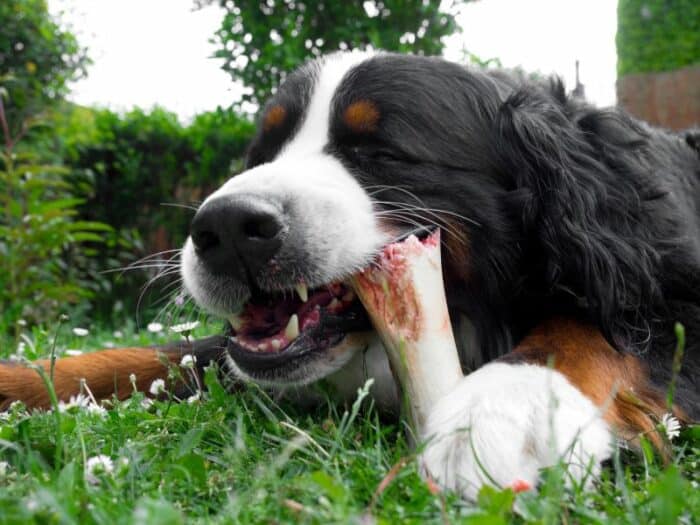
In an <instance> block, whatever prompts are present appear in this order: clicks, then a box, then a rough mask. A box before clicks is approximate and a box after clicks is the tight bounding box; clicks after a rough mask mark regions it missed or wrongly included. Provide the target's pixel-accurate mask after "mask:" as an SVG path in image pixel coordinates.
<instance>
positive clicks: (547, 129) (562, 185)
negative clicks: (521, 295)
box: [494, 82, 660, 346]
mask: <svg viewBox="0 0 700 525" xmlns="http://www.w3.org/2000/svg"><path fill="white" fill-rule="evenodd" d="M575 110H576V108H575V107H573V106H568V105H567V100H566V95H565V93H564V90H563V87H562V85H561V83H558V82H555V83H553V85H552V86H550V89H549V90H546V89H539V88H532V87H530V88H528V89H523V90H520V91H517V92H515V93H514V94H513V95H511V96H510V97H509V98H508V99H507V100H506V101H505V102H504V103H503V104H502V106H501V108H500V110H499V112H498V115H497V117H496V123H495V124H496V125H495V129H494V132H495V133H496V137H495V141H494V143H495V144H496V148H497V151H495V152H494V154H495V155H496V157H497V158H498V159H499V169H501V170H505V171H506V172H507V174H508V177H509V179H510V180H511V181H512V184H513V185H514V186H515V188H516V189H518V190H523V191H525V190H526V191H527V192H529V193H530V195H531V199H532V202H530V203H528V206H527V209H526V210H523V214H522V220H523V222H524V223H525V224H524V225H523V228H524V230H525V231H526V232H528V233H529V235H530V236H531V237H532V238H533V239H535V242H537V243H539V245H537V246H536V249H537V251H538V252H539V253H538V254H537V256H538V258H539V261H540V263H541V267H542V268H543V269H544V275H543V276H542V277H543V278H544V279H545V281H546V282H547V283H548V285H549V286H550V288H551V291H552V293H556V292H557V291H564V290H565V291H566V292H567V293H571V292H573V293H574V294H575V295H576V296H578V298H579V302H581V300H583V301H584V302H585V303H586V304H587V305H588V307H589V309H590V312H591V314H592V315H594V316H595V317H594V318H595V319H596V321H598V323H599V324H600V325H601V328H603V330H605V331H606V332H607V335H608V336H609V337H610V338H614V339H615V341H614V342H615V343H617V345H618V346H622V345H624V346H629V345H634V344H635V342H638V341H641V340H643V339H644V336H645V334H644V335H642V334H640V333H638V331H639V330H644V331H646V330H645V329H646V326H645V324H644V318H645V315H644V313H643V312H642V308H643V307H644V305H650V304H652V302H653V301H654V300H655V299H656V298H659V297H660V291H659V287H658V283H657V281H656V279H655V275H658V273H657V271H658V266H659V264H660V262H659V257H658V255H657V253H656V252H655V250H654V249H653V247H652V246H651V245H650V244H649V243H648V242H647V240H646V236H645V234H644V231H643V228H642V226H641V215H642V206H643V202H642V201H643V197H642V195H641V194H640V191H641V190H640V188H639V186H637V183H635V180H638V179H639V178H640V177H642V175H643V174H640V175H639V177H637V179H635V174H634V173H625V172H624V169H625V168H626V167H625V166H617V167H612V166H611V165H610V163H608V162H606V158H605V155H607V154H608V153H609V152H607V153H603V152H601V151H599V150H598V148H597V147H596V145H595V144H596V142H595V141H591V140H588V139H587V137H586V133H587V132H586V131H585V130H583V129H582V128H581V127H580V126H579V125H578V124H577V123H575V122H574V121H573V117H572V115H573V114H574V112H575ZM591 111H594V110H591ZM601 115H603V113H601ZM579 116H580V115H579ZM623 124H624V122H622V123H621V124H620V125H623ZM623 142H624V140H621V141H620V144H618V145H614V147H620V148H624V145H623V144H622V143H623ZM625 155H627V156H630V152H629V151H627V152H625ZM629 168H631V169H638V166H629ZM642 178H643V177H642ZM620 334H622V336H621V335H620Z"/></svg>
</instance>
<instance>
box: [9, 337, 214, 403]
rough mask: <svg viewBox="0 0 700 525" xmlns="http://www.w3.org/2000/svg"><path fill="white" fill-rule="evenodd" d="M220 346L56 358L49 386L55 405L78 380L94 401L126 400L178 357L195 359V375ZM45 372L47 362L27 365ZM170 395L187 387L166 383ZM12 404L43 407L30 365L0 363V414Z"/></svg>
mask: <svg viewBox="0 0 700 525" xmlns="http://www.w3.org/2000/svg"><path fill="white" fill-rule="evenodd" d="M224 348H225V340H224V338H223V337H216V336H215V337H208V338H205V339H201V340H198V341H193V342H187V341H182V342H179V343H173V344H170V345H166V346H162V347H152V348H120V349H112V350H101V351H97V352H93V353H89V354H84V355H80V356H74V357H64V358H60V359H57V360H56V362H55V365H54V371H53V388H54V390H55V392H56V397H57V398H58V400H59V401H68V400H69V399H70V397H71V396H74V395H76V394H78V393H79V392H80V389H81V382H82V381H83V380H84V382H85V384H86V385H87V386H88V388H89V389H90V391H91V392H92V394H93V395H94V396H95V398H96V399H98V400H100V399H107V398H110V397H112V396H113V395H116V396H117V397H118V398H119V399H125V398H127V397H129V396H130V395H131V394H132V393H133V391H134V386H133V384H132V379H133V378H135V381H134V383H135V385H136V388H137V389H138V390H139V391H143V392H148V391H149V388H150V386H151V384H152V383H153V381H155V380H156V379H163V380H166V384H168V381H167V378H168V369H169V367H170V366H171V365H174V366H177V365H179V364H180V362H181V359H182V357H184V356H185V355H188V354H189V355H193V356H194V357H195V370H196V372H197V374H199V375H200V376H201V373H202V370H203V368H204V367H205V366H207V365H208V364H209V363H211V362H214V361H218V359H219V358H220V357H221V355H222V352H223V349H224ZM33 365H36V366H38V367H41V368H43V370H44V371H45V373H46V374H49V372H50V368H51V363H50V361H49V360H48V359H44V360H40V361H36V362H35V363H33ZM171 383H172V384H171V387H172V389H173V391H174V392H175V393H176V394H178V393H185V392H186V389H187V388H188V385H186V384H185V383H184V382H183V381H181V380H175V381H174V382H171ZM13 401H22V402H23V403H24V404H25V405H27V407H28V408H49V407H50V406H51V400H50V396H49V392H48V390H47V387H46V384H45V383H44V380H43V379H42V378H41V376H40V374H39V372H38V371H37V370H36V369H34V368H33V367H32V366H27V365H25V364H21V363H9V362H4V363H0V410H4V409H6V408H7V407H8V406H9V405H10V404H11V403H12V402H13Z"/></svg>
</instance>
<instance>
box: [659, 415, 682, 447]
mask: <svg viewBox="0 0 700 525" xmlns="http://www.w3.org/2000/svg"><path fill="white" fill-rule="evenodd" d="M660 425H661V427H662V429H663V431H664V432H665V433H666V437H667V438H668V440H669V441H673V440H674V439H675V438H677V437H678V436H679V435H680V433H681V424H680V422H679V421H678V419H676V417H675V416H674V415H673V414H671V413H670V412H667V413H666V414H664V415H663V417H662V418H661V421H660Z"/></svg>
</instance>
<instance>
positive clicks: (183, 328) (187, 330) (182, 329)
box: [170, 321, 199, 334]
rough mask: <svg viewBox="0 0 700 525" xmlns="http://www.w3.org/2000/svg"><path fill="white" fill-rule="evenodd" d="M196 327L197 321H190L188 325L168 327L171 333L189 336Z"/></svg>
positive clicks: (181, 324)
mask: <svg viewBox="0 0 700 525" xmlns="http://www.w3.org/2000/svg"><path fill="white" fill-rule="evenodd" d="M198 326H199V321H192V322H190V323H180V324H176V325H173V326H171V327H170V330H171V331H172V332H175V333H176V334H183V333H187V334H189V333H190V332H191V331H192V330H194V329H195V328H197V327H198Z"/></svg>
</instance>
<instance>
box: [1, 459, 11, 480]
mask: <svg viewBox="0 0 700 525" xmlns="http://www.w3.org/2000/svg"><path fill="white" fill-rule="evenodd" d="M9 469H10V464H9V463H8V462H7V461H0V477H4V476H5V475H6V474H7V471H8V470H9Z"/></svg>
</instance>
